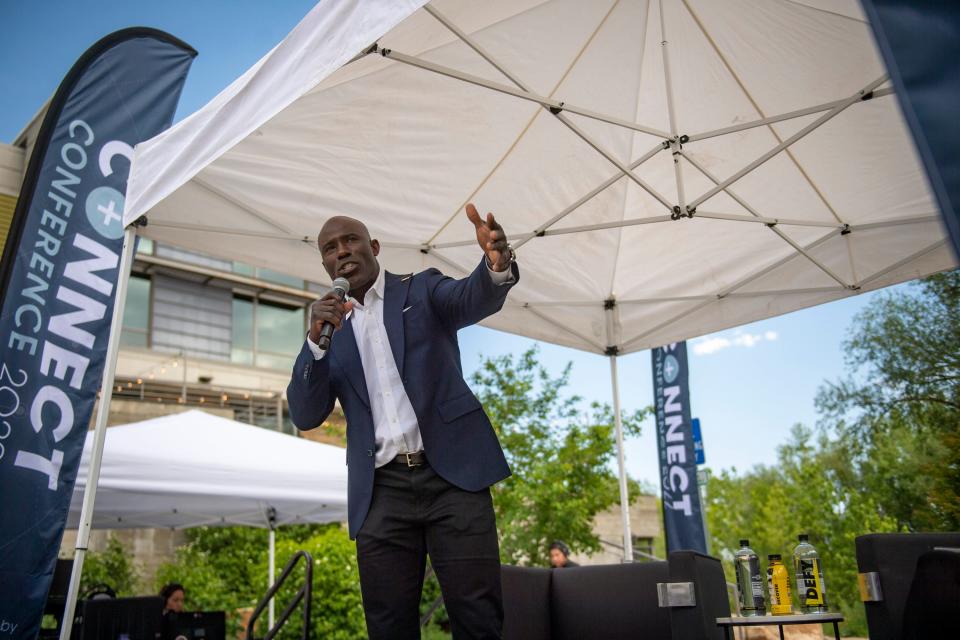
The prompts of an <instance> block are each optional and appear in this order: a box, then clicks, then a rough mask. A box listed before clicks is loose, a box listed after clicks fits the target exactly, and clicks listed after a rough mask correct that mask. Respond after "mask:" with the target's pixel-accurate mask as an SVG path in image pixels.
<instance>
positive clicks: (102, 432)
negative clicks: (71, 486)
mask: <svg viewBox="0 0 960 640" xmlns="http://www.w3.org/2000/svg"><path fill="white" fill-rule="evenodd" d="M136 238H137V227H136V223H133V224H131V225H130V226H128V227H127V228H126V229H125V230H124V232H123V249H122V250H121V252H120V265H119V268H118V272H117V295H116V299H115V301H114V303H113V318H112V319H111V320H110V337H109V341H108V343H107V359H106V362H105V363H104V365H103V380H102V383H101V385H100V404H99V406H98V407H97V424H96V427H95V428H94V431H93V450H92V451H91V452H90V466H89V467H88V469H87V484H86V486H85V487H84V491H83V506H82V507H81V508H80V523H79V524H78V526H77V542H76V545H75V553H74V556H73V571H72V572H71V574H70V586H69V588H68V589H67V602H66V605H65V607H64V610H63V622H62V623H61V625H60V640H70V631H71V630H72V628H73V617H74V614H75V612H76V608H77V596H78V595H79V592H80V577H81V576H82V575H83V560H84V557H85V556H86V554H87V547H88V545H89V543H90V526H91V524H92V522H93V504H94V501H95V500H96V498H97V482H98V481H99V479H100V463H101V462H102V461H103V443H104V441H105V440H106V436H107V417H108V416H109V415H110V400H111V399H112V397H113V381H114V376H115V374H116V371H115V370H116V368H117V355H118V353H119V351H120V330H121V328H122V326H123V308H124V306H125V305H126V302H127V284H128V283H129V281H130V268H131V267H132V266H133V248H134V245H135V244H136Z"/></svg>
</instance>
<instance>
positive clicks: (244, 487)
mask: <svg viewBox="0 0 960 640" xmlns="http://www.w3.org/2000/svg"><path fill="white" fill-rule="evenodd" d="M92 450H93V433H92V432H88V433H87V440H86V442H85V443H84V447H83V456H82V457H81V459H80V468H79V470H78V473H77V483H76V484H75V485H74V490H73V500H72V502H71V503H70V517H69V519H68V521H67V526H68V527H71V528H76V527H77V525H78V523H79V520H80V508H81V504H82V499H83V492H84V489H85V487H86V480H85V479H86V475H87V472H88V467H89V464H90V459H91V453H92ZM345 460H346V456H345V453H344V450H343V449H342V448H340V447H334V446H332V445H328V444H322V443H319V442H313V441H310V440H306V439H303V438H295V437H292V436H289V435H285V434H282V433H277V432H276V431H270V430H267V429H262V428H260V427H255V426H252V425H248V424H243V423H241V422H235V421H233V420H228V419H227V418H221V417H219V416H215V415H211V414H209V413H205V412H203V411H196V410H193V411H185V412H183V413H176V414H173V415H169V416H163V417H161V418H153V419H150V420H145V421H143V422H136V423H133V424H128V425H122V426H117V427H111V428H110V429H109V430H108V431H107V438H106V443H105V445H104V453H103V461H102V463H101V468H100V481H99V484H98V495H97V505H96V510H95V511H94V514H93V526H94V527H95V528H99V529H126V528H136V527H148V528H170V529H184V528H188V527H197V526H203V525H246V526H253V527H270V528H272V527H275V526H281V525H285V524H305V523H324V522H337V521H341V520H346V517H347V468H346V466H345Z"/></svg>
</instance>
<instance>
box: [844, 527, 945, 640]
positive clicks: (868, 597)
mask: <svg viewBox="0 0 960 640" xmlns="http://www.w3.org/2000/svg"><path fill="white" fill-rule="evenodd" d="M937 547H948V548H960V533H871V534H869V535H865V536H859V537H858V538H857V539H856V555H857V569H858V571H859V572H860V574H861V575H860V584H861V589H860V591H861V593H860V596H861V599H862V600H863V601H864V602H863V605H864V608H865V609H866V614H867V628H868V629H869V631H870V639H871V640H894V639H900V638H912V637H922V635H921V636H917V635H916V634H917V633H921V634H922V633H924V631H923V629H922V628H921V627H919V626H918V625H920V624H926V623H930V622H932V621H933V620H934V618H931V617H930V615H929V614H925V613H924V610H925V609H926V608H930V609H931V610H932V611H935V612H936V615H937V616H943V619H944V620H952V621H953V623H954V624H956V621H957V616H958V615H960V601H957V600H956V599H953V598H950V597H947V598H946V599H945V600H944V603H943V605H942V606H936V605H935V601H934V600H932V599H931V598H934V597H938V596H939V597H943V596H944V595H947V594H949V593H950V589H953V591H952V593H957V589H958V586H957V582H956V581H957V580H958V579H960V576H958V575H957V574H956V573H955V572H956V571H957V567H958V566H960V563H956V562H955V560H953V559H954V558H955V556H952V555H942V553H943V552H940V553H933V552H934V549H935V548H937ZM948 553H949V552H948ZM921 559H923V561H922V562H921ZM951 566H952V567H954V569H952V571H954V573H952V574H950V573H945V572H948V571H950V570H951V569H950V567H951ZM951 576H952V578H951ZM951 580H952V582H950V581H951ZM934 583H942V584H934ZM872 585H879V593H877V592H876V591H875V588H873V587H872ZM911 591H912V592H913V593H912V594H911ZM951 604H952V611H951V610H950V609H948V608H945V607H949V606H950V605H951ZM945 631H946V629H945V628H943V627H942V626H941V627H940V628H939V631H938V632H937V634H936V635H935V636H933V637H960V636H950V635H949V633H948V635H942V633H943V632H945Z"/></svg>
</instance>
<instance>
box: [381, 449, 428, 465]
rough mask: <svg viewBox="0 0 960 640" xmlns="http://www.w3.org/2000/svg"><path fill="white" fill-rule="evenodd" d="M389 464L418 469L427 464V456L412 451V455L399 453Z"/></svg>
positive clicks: (420, 452) (421, 452)
mask: <svg viewBox="0 0 960 640" xmlns="http://www.w3.org/2000/svg"><path fill="white" fill-rule="evenodd" d="M390 462H394V463H399V464H404V465H406V466H408V467H419V466H422V465H425V464H427V456H426V454H424V453H423V451H414V452H413V453H401V454H400V455H398V456H397V457H396V458H394V459H393V460H391V461H390Z"/></svg>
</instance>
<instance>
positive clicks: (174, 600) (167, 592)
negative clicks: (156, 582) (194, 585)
mask: <svg viewBox="0 0 960 640" xmlns="http://www.w3.org/2000/svg"><path fill="white" fill-rule="evenodd" d="M183 596H184V589H183V585H182V584H179V583H177V582H171V583H169V584H165V585H163V588H162V589H160V597H161V598H163V615H167V614H168V613H183Z"/></svg>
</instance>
